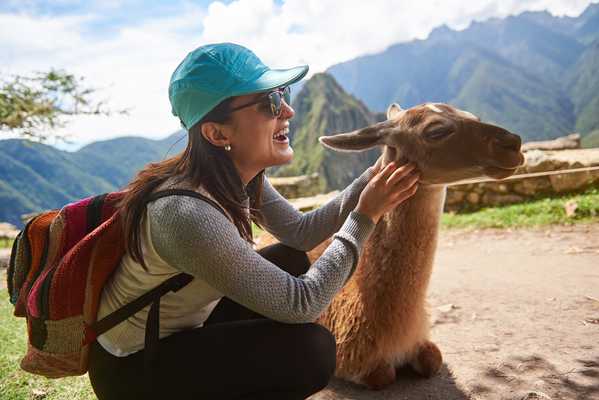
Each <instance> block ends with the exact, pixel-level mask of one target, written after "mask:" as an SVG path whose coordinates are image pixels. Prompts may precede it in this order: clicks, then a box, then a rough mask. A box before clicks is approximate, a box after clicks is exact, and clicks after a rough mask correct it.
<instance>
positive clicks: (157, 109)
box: [0, 0, 589, 143]
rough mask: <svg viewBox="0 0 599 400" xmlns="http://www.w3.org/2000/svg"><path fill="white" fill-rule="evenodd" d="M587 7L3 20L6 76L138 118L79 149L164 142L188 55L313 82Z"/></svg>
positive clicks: (89, 122) (256, 9)
mask: <svg viewBox="0 0 599 400" xmlns="http://www.w3.org/2000/svg"><path fill="white" fill-rule="evenodd" d="M588 3H589V1H588V0H502V1H499V0H477V1H463V0H444V1H441V0H430V1H425V0H420V1H417V2H414V1H401V2H398V1H397V0H368V1H364V0H344V1H339V0H286V1H284V2H283V3H282V4H277V3H275V2H274V1H273V0H237V1H233V2H231V3H229V4H224V3H221V2H213V3H212V4H210V5H209V7H208V8H207V9H205V10H204V9H202V8H200V7H199V6H197V5H193V4H192V3H188V2H185V3H183V5H182V6H181V8H180V11H179V12H178V13H177V14H176V15H168V16H166V15H165V16H163V17H159V18H158V17H154V18H152V19H146V20H142V21H136V20H135V19H131V21H132V23H131V24H130V25H125V26H123V27H121V28H115V29H114V30H113V31H111V32H110V34H105V33H104V32H101V31H93V28H92V27H93V26H96V25H98V24H99V25H102V23H104V24H106V20H105V18H106V17H102V16H101V15H97V14H89V15H77V16H53V17H48V16H34V15H30V14H0V54H1V57H2V62H1V64H0V69H1V70H0V72H4V73H5V72H20V73H26V72H29V71H32V70H48V69H49V68H51V67H54V68H64V69H66V70H67V71H69V72H72V73H75V74H78V75H82V76H84V77H85V78H86V81H87V82H89V84H90V85H92V86H96V87H100V88H102V90H100V91H99V92H98V98H108V99H109V102H110V105H111V106H112V107H114V108H116V109H120V108H132V111H131V114H130V116H111V117H110V118H102V117H78V118H74V119H73V121H72V123H71V124H69V125H68V127H67V128H66V129H65V130H64V132H72V133H73V134H74V135H75V136H74V139H76V140H77V141H78V142H79V143H87V142H90V141H95V140H100V139H106V138H110V137H116V136H122V135H143V136H149V137H164V136H165V135H167V134H169V133H171V132H173V131H174V130H176V129H178V128H179V126H178V123H177V120H176V119H175V118H174V117H172V116H171V114H170V106H169V103H168V98H167V87H168V80H169V78H170V74H171V73H172V71H173V70H174V68H175V67H176V66H177V64H178V63H179V62H180V60H181V59H182V58H183V57H184V56H185V55H186V54H187V52H188V51H190V50H192V49H193V48H195V47H197V46H198V45H201V44H204V43H210V42H222V41H233V42H237V43H240V44H243V45H246V46H247V47H249V48H251V49H252V50H254V51H255V52H256V54H258V56H260V57H261V58H262V59H263V61H265V63H267V64H268V65H270V66H272V67H280V68H284V67H291V66H295V65H299V64H309V65H310V72H311V73H314V72H319V71H322V70H324V69H326V68H327V67H329V66H331V65H332V64H335V63H338V62H341V61H345V60H348V59H351V58H354V57H357V56H360V55H363V54H367V53H375V52H380V51H382V50H384V49H385V48H387V47H389V46H390V45H392V44H394V43H397V42H401V41H407V40H411V39H414V38H420V39H423V38H425V37H426V36H427V35H428V34H429V32H430V31H431V30H432V29H433V28H434V27H436V26H439V25H441V24H447V25H449V26H450V27H452V28H455V29H463V28H465V27H467V26H468V24H469V23H470V22H471V21H472V20H484V19H486V18H489V17H494V16H495V17H505V16H506V15H510V14H517V13H520V12H522V11H525V10H542V9H548V10H549V11H550V12H552V13H553V14H555V15H569V16H574V15H578V14H579V13H580V12H581V11H582V10H583V9H584V8H585V7H586V6H587V5H588ZM115 4H116V3H115ZM102 18H104V19H102ZM90 31H91V32H90ZM102 34H104V35H103V36H102Z"/></svg>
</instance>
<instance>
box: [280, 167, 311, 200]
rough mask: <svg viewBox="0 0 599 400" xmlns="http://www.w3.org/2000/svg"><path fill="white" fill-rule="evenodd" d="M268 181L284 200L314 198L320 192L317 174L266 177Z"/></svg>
mask: <svg viewBox="0 0 599 400" xmlns="http://www.w3.org/2000/svg"><path fill="white" fill-rule="evenodd" d="M268 181H269V182H270V184H271V185H272V186H273V187H274V188H275V189H277V190H278V191H279V193H281V194H282V195H283V197H285V198H286V199H297V198H299V197H310V196H315V195H317V194H319V193H320V190H321V185H320V180H319V178H318V174H317V173H314V174H311V175H300V176H289V177H281V178H277V177H268Z"/></svg>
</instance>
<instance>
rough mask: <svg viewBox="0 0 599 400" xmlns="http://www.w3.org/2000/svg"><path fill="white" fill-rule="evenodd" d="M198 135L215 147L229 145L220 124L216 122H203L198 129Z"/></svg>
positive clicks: (229, 142)
mask: <svg viewBox="0 0 599 400" xmlns="http://www.w3.org/2000/svg"><path fill="white" fill-rule="evenodd" d="M200 134H201V135H202V136H204V139H206V140H207V141H209V142H210V143H212V144H213V145H215V146H217V147H225V145H227V144H228V145H230V144H231V141H230V140H229V138H228V137H227V136H226V135H225V134H223V130H222V129H221V126H220V124H217V123H216V122H204V123H203V124H202V126H201V127H200Z"/></svg>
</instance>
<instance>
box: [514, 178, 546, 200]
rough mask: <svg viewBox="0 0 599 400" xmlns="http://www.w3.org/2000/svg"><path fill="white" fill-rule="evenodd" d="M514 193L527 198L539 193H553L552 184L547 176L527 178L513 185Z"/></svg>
mask: <svg viewBox="0 0 599 400" xmlns="http://www.w3.org/2000/svg"><path fill="white" fill-rule="evenodd" d="M513 187H514V192H516V193H518V194H523V195H526V196H534V195H536V194H538V193H545V192H549V191H551V189H552V187H551V182H550V181H549V178H548V177H546V176H542V177H538V178H526V179H522V180H519V181H517V182H515V183H514V184H513Z"/></svg>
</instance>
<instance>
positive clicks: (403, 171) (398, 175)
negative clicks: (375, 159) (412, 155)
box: [387, 163, 416, 186]
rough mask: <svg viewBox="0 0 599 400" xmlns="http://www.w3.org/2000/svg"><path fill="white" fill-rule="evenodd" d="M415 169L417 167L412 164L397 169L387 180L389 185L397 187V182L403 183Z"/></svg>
mask: <svg viewBox="0 0 599 400" xmlns="http://www.w3.org/2000/svg"><path fill="white" fill-rule="evenodd" d="M415 168H416V166H415V165H414V164H412V163H409V164H405V165H402V166H401V167H399V168H397V169H396V170H395V171H393V173H392V174H391V175H389V177H388V178H387V185H390V186H393V185H395V184H396V183H397V182H399V181H401V180H402V179H403V178H404V177H406V176H407V175H408V174H410V173H411V172H412V171H414V169H415Z"/></svg>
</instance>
